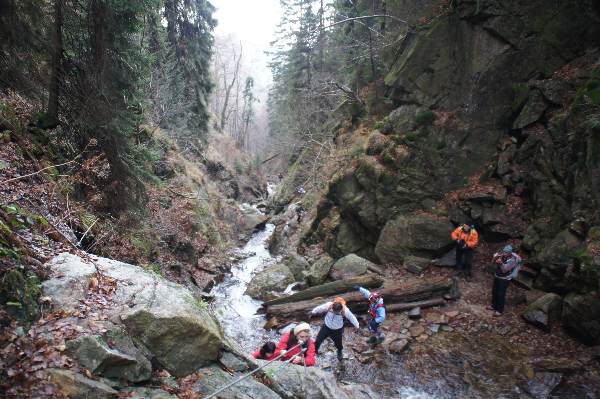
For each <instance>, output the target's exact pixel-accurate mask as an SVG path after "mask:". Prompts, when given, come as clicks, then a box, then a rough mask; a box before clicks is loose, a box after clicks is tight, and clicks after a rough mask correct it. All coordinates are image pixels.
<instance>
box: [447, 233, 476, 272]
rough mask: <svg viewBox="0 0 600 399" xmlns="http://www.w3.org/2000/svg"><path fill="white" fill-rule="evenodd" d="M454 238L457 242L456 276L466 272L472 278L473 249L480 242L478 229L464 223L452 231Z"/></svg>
mask: <svg viewBox="0 0 600 399" xmlns="http://www.w3.org/2000/svg"><path fill="white" fill-rule="evenodd" d="M452 240H454V241H455V242H456V276H460V275H461V274H464V275H465V276H466V277H467V278H470V277H471V267H472V263H473V250H474V249H475V247H476V246H477V243H478V242H479V235H478V234H477V230H475V227H473V226H470V225H468V224H463V225H462V226H458V227H457V228H456V229H455V230H454V231H453V232H452Z"/></svg>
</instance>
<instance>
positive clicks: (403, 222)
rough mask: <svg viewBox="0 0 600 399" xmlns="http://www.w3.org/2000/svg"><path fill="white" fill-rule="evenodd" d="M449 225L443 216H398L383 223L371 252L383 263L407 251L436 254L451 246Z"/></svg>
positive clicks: (450, 227) (407, 253)
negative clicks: (383, 225)
mask: <svg viewBox="0 0 600 399" xmlns="http://www.w3.org/2000/svg"><path fill="white" fill-rule="evenodd" d="M452 229H453V227H452V224H450V223H449V222H448V221H446V220H443V219H438V218H433V217H428V216H425V215H419V216H400V217H398V218H396V219H393V220H390V221H389V222H388V223H387V224H386V225H385V227H384V228H383V230H382V231H381V235H380V236H379V240H378V241H377V246H376V247H375V253H376V254H377V257H378V258H379V259H380V260H381V262H383V263H388V262H398V263H400V262H402V260H403V259H404V257H405V256H407V255H415V256H426V257H434V256H439V255H442V254H443V253H444V252H445V251H448V250H449V249H450V247H451V246H452V239H451V238H450V234H451V233H452Z"/></svg>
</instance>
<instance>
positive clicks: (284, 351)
mask: <svg viewBox="0 0 600 399" xmlns="http://www.w3.org/2000/svg"><path fill="white" fill-rule="evenodd" d="M286 353H287V351H286V350H285V349H284V350H282V351H281V352H279V354H280V355H281V356H285V354H286Z"/></svg>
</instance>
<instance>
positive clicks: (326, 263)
mask: <svg viewBox="0 0 600 399" xmlns="http://www.w3.org/2000/svg"><path fill="white" fill-rule="evenodd" d="M333 262H334V260H333V258H332V257H330V256H327V255H325V256H322V257H321V258H319V259H318V260H317V261H316V262H315V263H313V264H312V265H311V266H310V268H309V269H308V270H307V271H306V272H305V273H304V276H305V278H306V281H307V282H308V284H309V285H311V286H313V285H320V284H323V283H324V282H325V280H326V279H327V276H328V275H329V271H330V270H331V266H333Z"/></svg>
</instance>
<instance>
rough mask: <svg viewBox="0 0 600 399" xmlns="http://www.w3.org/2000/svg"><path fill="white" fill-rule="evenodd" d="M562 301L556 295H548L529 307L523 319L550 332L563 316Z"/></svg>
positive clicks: (524, 312)
mask: <svg viewBox="0 0 600 399" xmlns="http://www.w3.org/2000/svg"><path fill="white" fill-rule="evenodd" d="M561 306H562V299H561V297H560V296H558V295H556V294H554V293H548V294H546V295H544V296H542V297H540V298H539V299H537V300H536V301H535V302H533V303H532V304H530V305H529V306H527V308H525V310H524V311H523V318H524V319H525V320H526V321H527V322H529V323H531V324H533V325H534V326H536V327H539V328H541V329H543V330H545V331H550V327H551V326H552V324H554V323H555V322H556V321H557V320H558V319H559V318H560V314H561Z"/></svg>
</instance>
